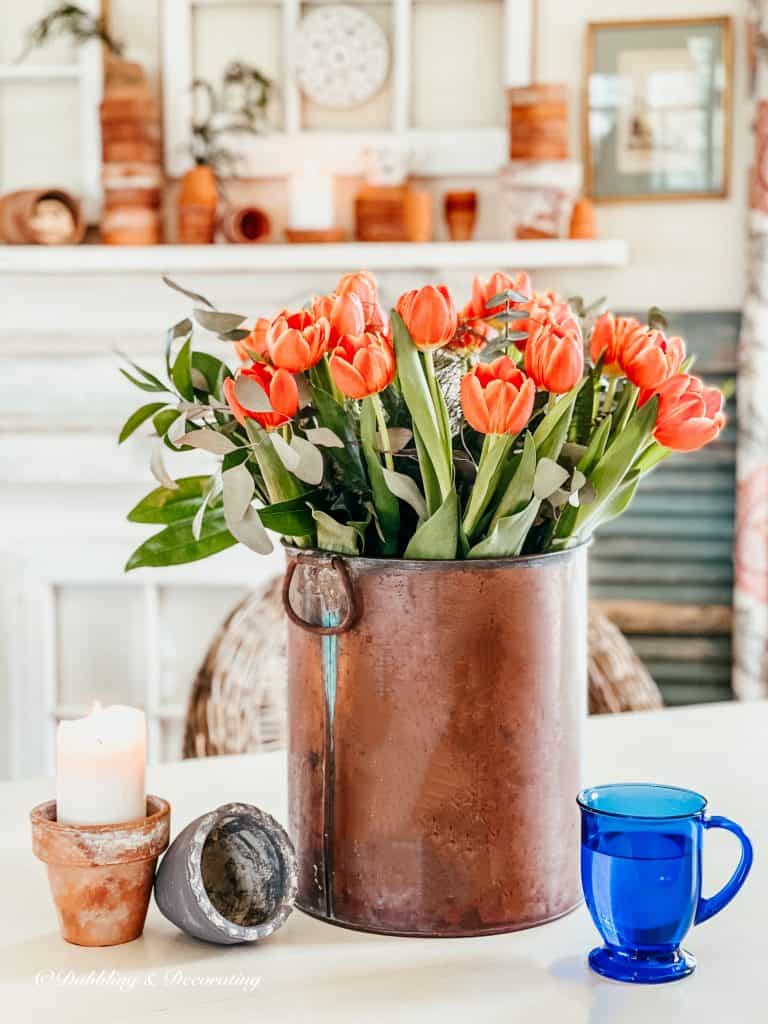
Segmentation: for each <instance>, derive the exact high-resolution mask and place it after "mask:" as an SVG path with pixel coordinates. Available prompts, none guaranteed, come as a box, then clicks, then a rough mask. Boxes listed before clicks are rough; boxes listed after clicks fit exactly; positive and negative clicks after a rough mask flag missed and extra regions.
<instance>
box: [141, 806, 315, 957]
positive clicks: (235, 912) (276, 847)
mask: <svg viewBox="0 0 768 1024" xmlns="http://www.w3.org/2000/svg"><path fill="white" fill-rule="evenodd" d="M296 886H297V881H296V857H295V854H294V852H293V846H292V844H291V841H290V839H289V838H288V836H287V834H286V832H285V830H284V829H283V828H282V826H281V825H279V824H278V823H277V822H276V821H275V819H274V818H273V817H271V815H269V814H266V813H265V812H264V811H261V810H259V808H258V807H253V806H251V805H250V804H223V805H222V806H221V807H218V808H217V809H216V810H215V811H211V812H210V813H208V814H204V815H202V816H201V817H199V818H196V819H195V820H194V821H192V822H190V824H189V825H187V827H186V828H185V829H184V831H183V832H181V833H180V834H179V835H178V836H177V837H176V839H174V841H173V843H172V844H171V846H170V849H169V850H168V852H167V853H166V855H165V857H163V860H162V863H161V864H160V868H159V870H158V872H157V878H156V879H155V900H156V901H157V905H158V907H159V908H160V911H161V913H162V914H163V915H164V916H165V917H167V918H168V920H169V921H171V922H172V923H173V924H175V925H176V926H177V927H178V928H180V929H181V930H182V931H184V932H187V933H188V934H189V935H192V936H194V937H195V938H196V939H204V940H205V941H206V942H218V943H221V944H223V945H232V944H234V943H238V942H254V941H255V940H257V939H265V938H267V936H269V935H271V934H272V933H273V932H275V931H277V929H278V928H279V927H280V926H281V925H282V924H283V922H284V921H285V919H286V918H287V917H288V915H289V914H290V913H291V911H292V910H293V904H294V900H295V897H296Z"/></svg>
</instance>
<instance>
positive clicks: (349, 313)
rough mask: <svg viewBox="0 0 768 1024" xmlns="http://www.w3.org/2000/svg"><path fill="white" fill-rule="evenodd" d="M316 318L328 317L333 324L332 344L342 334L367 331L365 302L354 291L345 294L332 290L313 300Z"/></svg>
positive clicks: (313, 310) (313, 313) (313, 312)
mask: <svg viewBox="0 0 768 1024" xmlns="http://www.w3.org/2000/svg"><path fill="white" fill-rule="evenodd" d="M312 315H313V317H314V318H315V320H320V319H323V318H324V319H326V320H327V321H328V323H329V324H330V326H331V341H330V344H331V345H335V344H336V342H337V341H338V340H339V338H340V337H341V336H342V334H362V333H363V332H364V331H365V313H364V312H363V304H362V302H361V301H360V299H359V298H358V296H357V295H356V294H355V293H354V292H350V291H347V292H345V294H344V295H338V294H337V293H336V292H332V293H331V294H330V295H323V296H321V297H320V298H316V299H315V300H314V301H313V302H312Z"/></svg>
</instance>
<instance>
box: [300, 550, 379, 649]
mask: <svg viewBox="0 0 768 1024" xmlns="http://www.w3.org/2000/svg"><path fill="white" fill-rule="evenodd" d="M313 560H314V559H313ZM301 561H302V558H301V556H300V555H299V556H298V557H296V558H292V559H291V560H290V562H289V563H288V565H287V566H286V569H285V577H284V579H283V608H284V609H285V614H286V615H287V616H288V618H289V619H290V620H291V622H292V623H293V624H294V626H299V627H300V628H301V629H305V630H306V631H307V632H308V633H314V634H315V635H316V636H338V635H339V633H346V631H347V630H348V629H350V628H351V627H352V626H353V625H354V623H355V621H356V620H357V617H358V615H359V614H360V607H359V604H358V601H357V597H356V596H355V588H354V586H353V583H352V577H351V576H350V575H349V569H348V568H347V567H346V565H345V563H344V559H343V558H337V557H336V556H335V555H334V556H333V557H332V558H331V568H332V569H334V570H335V571H336V572H337V573H338V574H339V578H340V579H341V585H342V589H343V590H344V596H345V597H346V599H347V610H346V613H345V615H344V618H343V619H342V620H341V622H340V623H339V624H338V625H337V626H319V625H317V624H316V623H314V622H307V621H306V619H302V618H301V616H300V615H297V614H296V612H295V611H294V609H293V607H292V605H291V581H292V580H293V574H294V573H295V572H296V568H297V566H298V565H299V563H300V562H301Z"/></svg>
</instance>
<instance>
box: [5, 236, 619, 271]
mask: <svg viewBox="0 0 768 1024" xmlns="http://www.w3.org/2000/svg"><path fill="white" fill-rule="evenodd" d="M628 255H629V253H628V247H627V243H626V242H624V241H621V240H617V239H599V240H596V241H582V240H572V239H562V240H559V239H557V240H552V241H548V240H544V241H539V240H536V241H524V242H518V241H510V242H426V243H424V244H416V243H414V244H392V243H364V242H349V243H342V244H338V245H333V244H331V245H152V246H105V245H75V246H34V245H30V246H26V245H24V246H22V245H20V246H0V273H4V274H110V273H165V272H173V271H193V272H200V273H208V274H210V273H213V274H221V273H243V274H247V273H262V274H268V273H286V272H291V271H295V270H318V271H322V270H334V271H335V270H341V271H347V270H356V269H358V268H365V269H368V270H374V271H375V270H392V271H398V270H416V269H433V270H443V271H448V270H470V271H474V270H477V271H480V270H495V269H497V268H501V269H525V270H535V269H537V268H539V267H620V266H624V265H625V264H626V263H627V260H628Z"/></svg>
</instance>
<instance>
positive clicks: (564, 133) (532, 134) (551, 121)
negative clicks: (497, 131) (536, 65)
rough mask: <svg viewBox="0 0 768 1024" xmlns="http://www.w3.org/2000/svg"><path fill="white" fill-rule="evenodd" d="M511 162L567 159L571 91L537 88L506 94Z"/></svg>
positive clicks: (551, 86)
mask: <svg viewBox="0 0 768 1024" xmlns="http://www.w3.org/2000/svg"><path fill="white" fill-rule="evenodd" d="M507 96H508V100H509V158H510V160H566V159H567V158H568V90H567V87H566V86H565V85H557V84H536V85H526V86H519V87H515V88H512V89H509V90H507Z"/></svg>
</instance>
